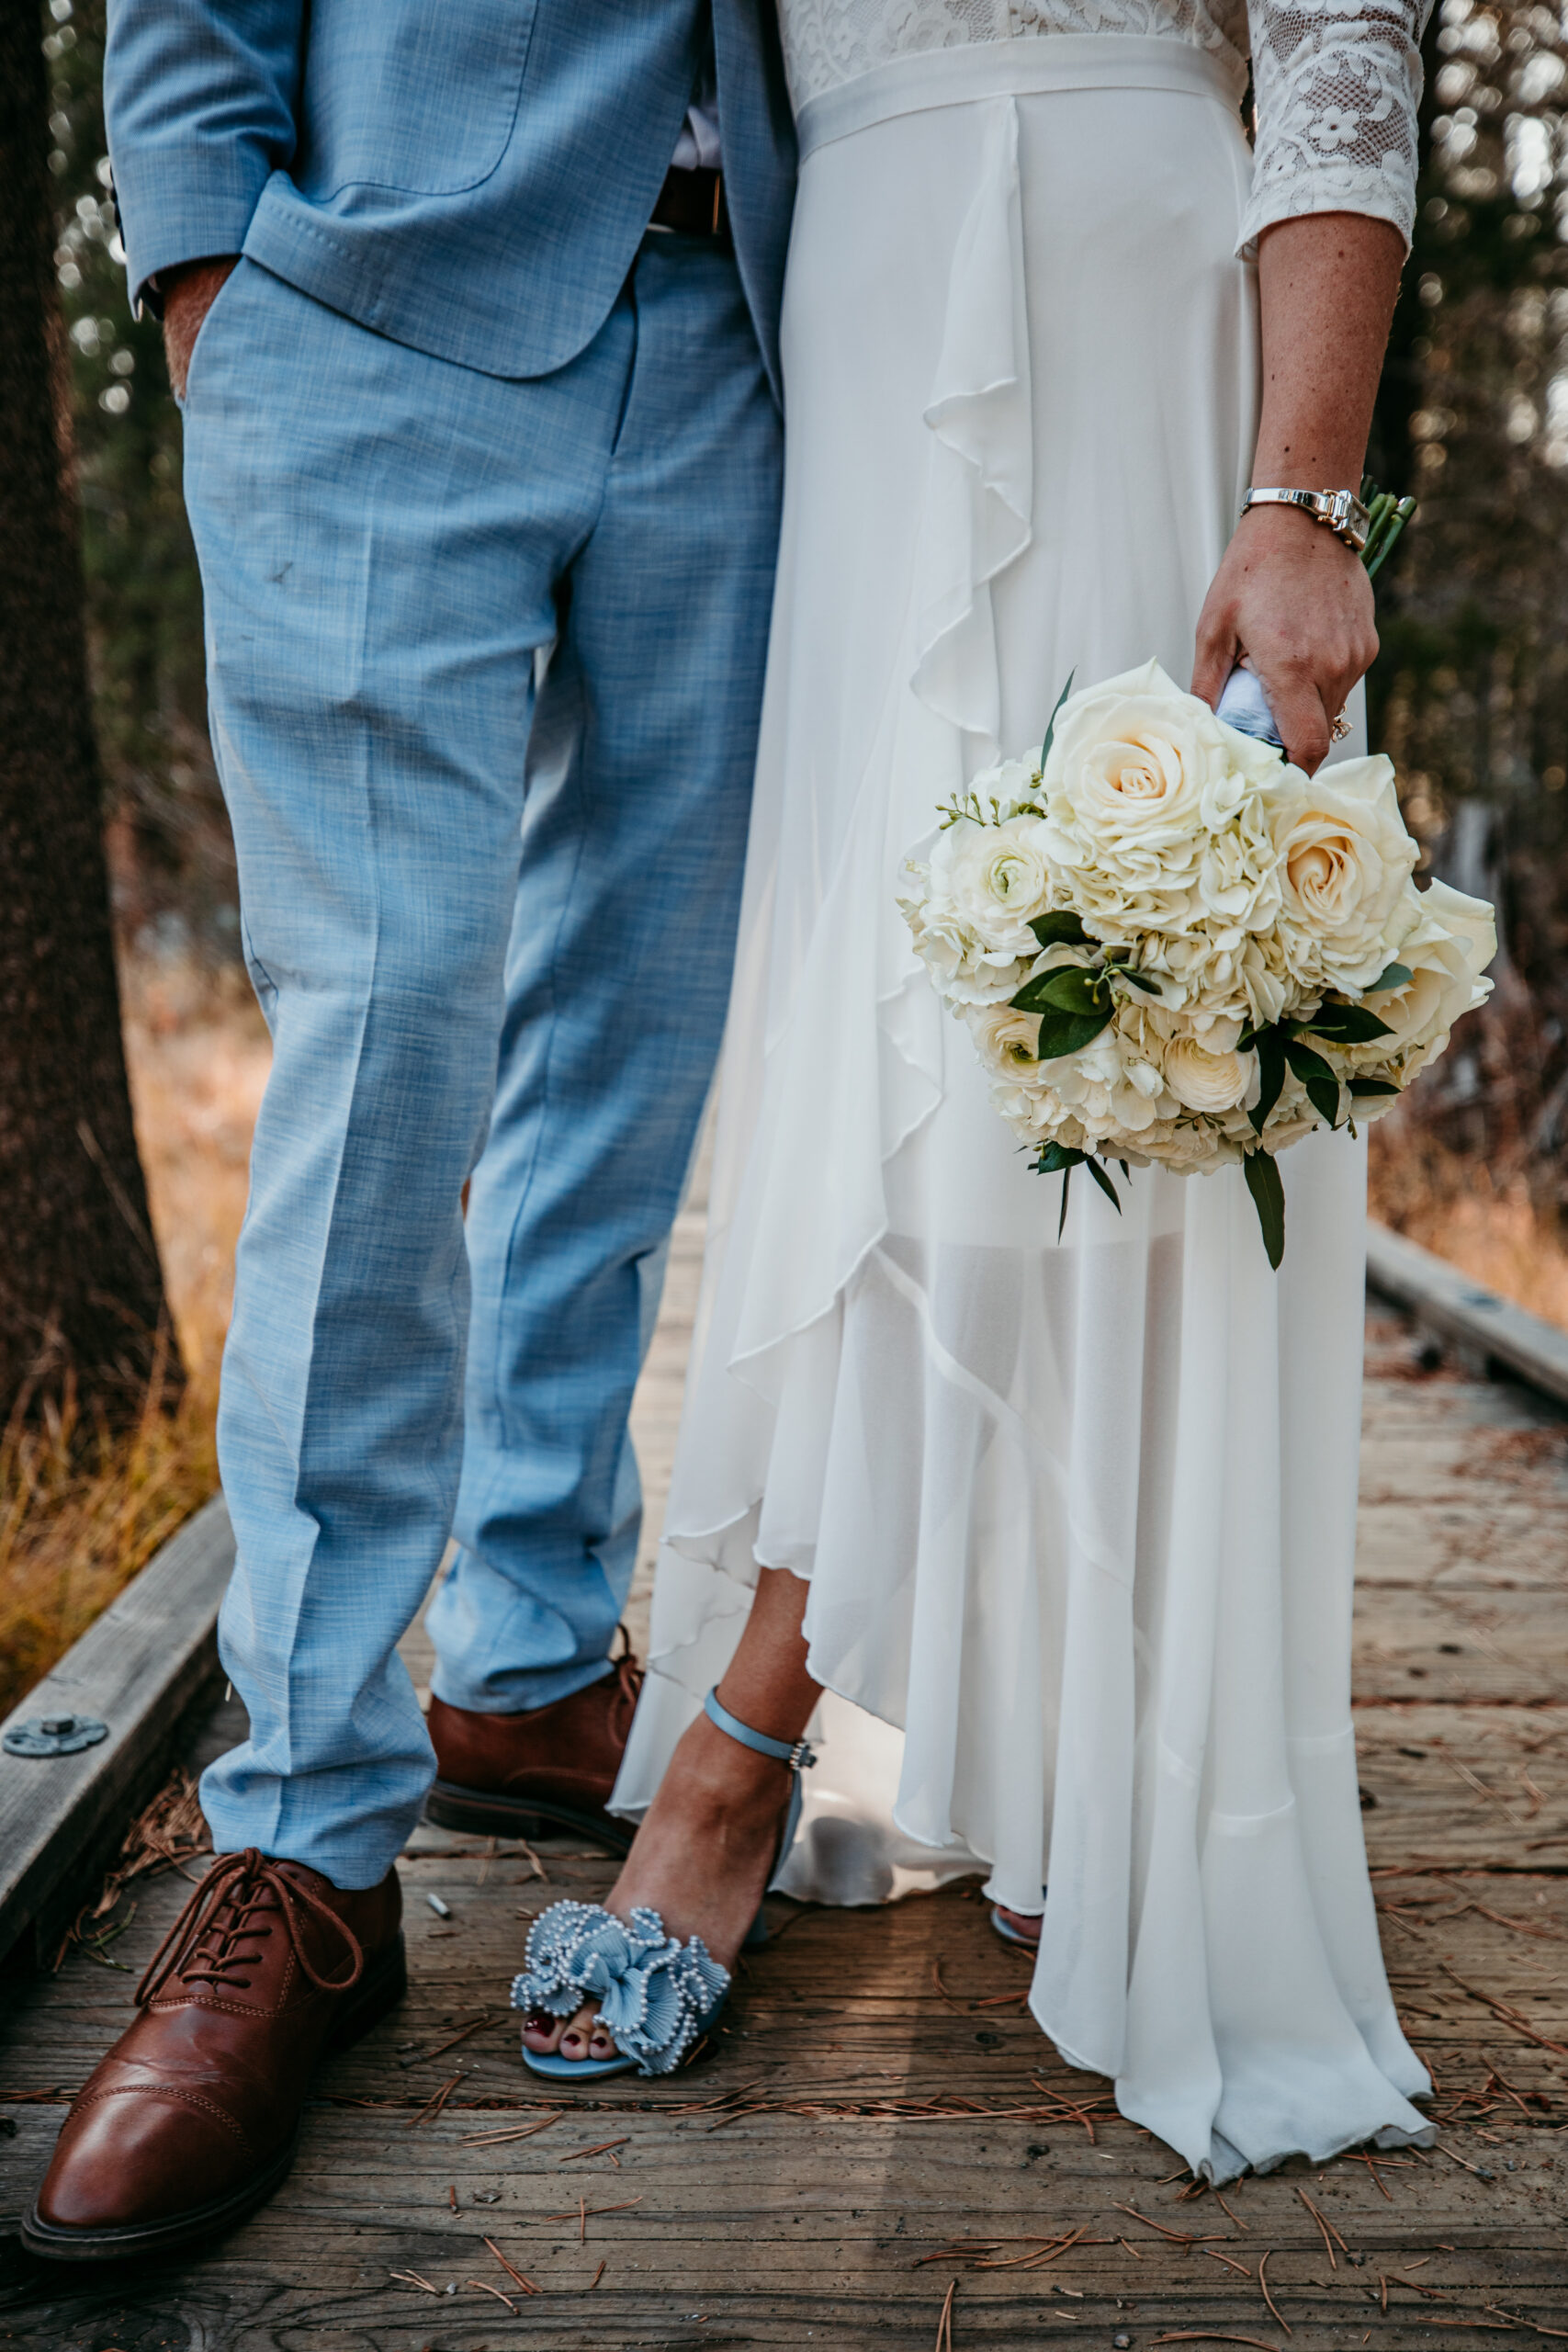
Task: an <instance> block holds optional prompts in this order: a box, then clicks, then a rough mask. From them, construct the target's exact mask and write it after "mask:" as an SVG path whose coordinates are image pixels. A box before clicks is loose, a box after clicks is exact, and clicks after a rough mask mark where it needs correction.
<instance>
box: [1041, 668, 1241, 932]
mask: <svg viewBox="0 0 1568 2352" xmlns="http://www.w3.org/2000/svg"><path fill="white" fill-rule="evenodd" d="M1281 769H1282V762H1281V760H1280V754H1279V752H1276V751H1275V750H1274V749H1273V748H1272V747H1271V746H1270V745H1269V744H1262V743H1256V742H1254V741H1252V739H1251V738H1250V737H1249V736H1246V735H1241V734H1238V733H1237V732H1236V730H1235V729H1234V728H1231V727H1226V726H1225V725H1224V723H1223V722H1222V721H1221V720H1219V719H1217V718H1215V717H1214V714H1213V711H1212V710H1211V709H1210V708H1209V706H1208V704H1207V703H1204V702H1201V701H1200V700H1199V699H1198V697H1197V696H1196V695H1188V694H1183V693H1182V691H1181V689H1180V688H1179V686H1177V685H1176V684H1174V683H1173V682H1172V680H1171V679H1169V678H1168V676H1167V675H1166V673H1165V672H1164V671H1163V670H1162V669H1161V668H1160V666H1159V663H1158V662H1145V664H1144V666H1143V668H1142V669H1138V670H1129V671H1127V672H1126V673H1124V674H1123V675H1122V676H1121V677H1119V678H1110V679H1108V680H1107V681H1106V683H1105V684H1103V685H1100V686H1091V687H1088V688H1086V689H1085V691H1084V692H1083V693H1082V694H1078V695H1072V696H1070V697H1069V699H1068V700H1067V701H1066V703H1064V704H1063V706H1062V708H1061V711H1060V712H1059V714H1058V715H1057V719H1056V727H1055V736H1054V737H1053V740H1052V744H1051V752H1050V756H1049V758H1048V759H1047V761H1046V763H1045V771H1044V776H1043V787H1044V793H1045V825H1046V831H1045V836H1044V849H1045V854H1046V855H1047V856H1048V857H1049V858H1050V859H1051V860H1052V862H1053V863H1054V864H1055V865H1057V866H1058V867H1060V868H1061V869H1062V870H1063V873H1064V875H1065V876H1067V877H1068V881H1069V888H1070V893H1071V896H1072V899H1073V903H1074V905H1075V906H1077V908H1078V910H1079V911H1080V912H1081V913H1082V914H1083V916H1084V918H1085V921H1086V922H1088V923H1089V925H1090V927H1091V928H1092V929H1093V930H1094V931H1095V932H1096V933H1098V934H1100V935H1101V936H1106V937H1109V936H1111V935H1112V933H1113V934H1114V936H1115V937H1116V939H1117V940H1118V941H1119V942H1120V941H1121V940H1123V939H1125V938H1127V937H1129V936H1130V935H1132V934H1133V933H1135V932H1137V931H1144V930H1162V929H1168V928H1170V927H1172V926H1173V924H1176V923H1179V922H1182V921H1183V920H1184V919H1185V920H1187V921H1190V922H1198V921H1201V919H1202V915H1203V913H1204V903H1203V899H1202V894H1201V883H1202V879H1203V876H1204V861H1205V856H1206V854H1208V853H1209V852H1210V850H1211V847H1212V843H1211V839H1210V837H1211V836H1212V835H1213V834H1215V833H1218V832H1219V831H1222V829H1224V827H1225V826H1227V825H1228V824H1229V823H1230V821H1231V820H1232V819H1234V818H1235V815H1236V813H1237V811H1238V810H1239V809H1242V807H1243V806H1244V804H1245V803H1247V801H1248V800H1249V799H1250V798H1253V797H1256V796H1258V794H1259V793H1260V792H1261V791H1262V790H1263V788H1264V786H1266V784H1267V783H1268V782H1269V781H1270V780H1271V779H1273V778H1275V777H1277V776H1278V775H1280V773H1281ZM1245 864H1246V859H1245V856H1241V857H1238V858H1237V860H1236V864H1235V870H1234V871H1226V870H1224V861H1223V860H1222V861H1220V862H1219V863H1218V864H1212V865H1211V872H1210V876H1209V879H1210V885H1211V888H1213V890H1214V891H1216V892H1217V893H1218V894H1219V896H1220V897H1221V898H1224V896H1226V895H1236V896H1237V897H1238V898H1239V899H1240V900H1242V901H1244V902H1245V901H1247V899H1249V898H1250V896H1251V894H1252V893H1253V891H1254V890H1255V888H1257V887H1258V884H1259V881H1260V880H1261V877H1260V876H1249V875H1247V874H1245V873H1244V872H1243V871H1242V870H1241V869H1242V867H1243V866H1244V865H1245ZM1106 926H1110V928H1107V927H1106Z"/></svg>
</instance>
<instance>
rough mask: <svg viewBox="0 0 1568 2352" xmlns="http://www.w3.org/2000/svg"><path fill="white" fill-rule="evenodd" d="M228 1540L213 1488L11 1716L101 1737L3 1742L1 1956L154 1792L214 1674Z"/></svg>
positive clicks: (10, 1720) (230, 1553) (13, 1720)
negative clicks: (66, 1743) (27, 1749)
mask: <svg viewBox="0 0 1568 2352" xmlns="http://www.w3.org/2000/svg"><path fill="white" fill-rule="evenodd" d="M233 1563H234V1539H233V1535H232V1532H231V1529H230V1525H229V1514H228V1511H227V1510H225V1508H224V1506H223V1503H222V1500H221V1498H215V1499H214V1500H213V1501H211V1502H209V1504H207V1505H206V1507H205V1508H204V1509H203V1510H199V1511H197V1514H196V1516H195V1517H194V1518H193V1519H191V1520H190V1521H187V1523H186V1525H185V1526H184V1527H183V1528H181V1530H180V1531H179V1532H178V1534H177V1535H175V1536H172V1537H171V1538H170V1540H169V1542H168V1543H167V1544H164V1546H163V1547H162V1549H161V1550H160V1551H158V1552H157V1553H155V1554H154V1555H153V1557H152V1559H151V1560H149V1561H148V1563H147V1566H145V1567H144V1568H143V1569H142V1571H141V1575H140V1576H138V1577H135V1578H134V1579H133V1580H132V1582H131V1583H130V1584H129V1585H127V1587H126V1589H125V1590H124V1591H123V1592H122V1593H120V1594H119V1595H118V1597H117V1599H116V1600H113V1601H111V1602H110V1604H109V1606H108V1608H107V1609H106V1610H105V1611H104V1613H103V1615H102V1616H101V1617H100V1618H99V1619H98V1620H97V1622H96V1624H94V1625H92V1626H90V1627H89V1628H88V1630H87V1632H86V1633H85V1634H83V1636H82V1638H81V1640H80V1641H79V1642H76V1643H74V1644H73V1646H72V1647H71V1648H70V1649H69V1650H68V1651H67V1652H66V1654H65V1656H64V1657H62V1659H61V1661H60V1663H59V1665H58V1666H56V1667H55V1668H54V1669H53V1671H52V1672H51V1673H50V1674H47V1675H46V1676H45V1677H44V1679H43V1680H42V1681H41V1682H40V1683H39V1685H38V1686H37V1688H36V1689H35V1690H33V1691H30V1692H29V1693H28V1697H27V1698H26V1699H24V1700H23V1701H22V1702H21V1704H20V1705H19V1706H18V1707H17V1708H16V1709H15V1710H14V1712H13V1713H11V1714H10V1715H9V1716H8V1717H7V1718H6V1724H5V1725H0V1731H3V1730H4V1729H6V1728H7V1727H8V1726H9V1725H10V1724H17V1723H21V1722H22V1721H24V1720H25V1719H28V1718H30V1717H37V1716H43V1715H67V1714H74V1715H91V1716H96V1718H97V1719H98V1720H99V1721H100V1722H103V1723H107V1725H108V1736H107V1739H104V1740H101V1741H100V1742H99V1743H98V1745H97V1746H96V1747H88V1748H84V1749H83V1750H81V1752H80V1753H79V1754H77V1755H74V1756H61V1757H39V1758H35V1757H22V1756H7V1755H6V1754H4V1753H3V1752H0V1958H3V1957H4V1955H5V1954H6V1951H9V1950H10V1949H11V1947H12V1946H13V1945H14V1944H15V1943H16V1942H17V1940H18V1939H19V1938H20V1937H21V1936H22V1935H23V1934H24V1933H25V1932H26V1930H27V1929H28V1928H29V1927H33V1926H35V1924H38V1923H41V1922H42V1921H44V1920H45V1919H46V1918H47V1917H48V1916H49V1914H50V1911H51V1905H53V1902H54V1898H55V1897H56V1895H57V1894H59V1893H60V1892H61V1890H62V1888H63V1887H64V1886H65V1885H66V1884H67V1883H70V1884H71V1885H72V1886H73V1887H80V1885H81V1882H82V1880H83V1878H84V1876H85V1875H86V1874H87V1873H89V1872H90V1871H92V1870H93V1869H94V1867H95V1864H96V1859H98V1858H101V1856H102V1853H103V1850H104V1849H105V1846H106V1844H108V1845H112V1844H113V1842H114V1841H115V1840H116V1839H117V1838H118V1836H119V1834H120V1832H121V1830H122V1828H123V1826H124V1824H125V1820H126V1818H127V1816H128V1815H130V1813H131V1812H132V1811H134V1809H135V1808H136V1806H137V1805H138V1804H141V1803H142V1802H144V1801H145V1799H146V1798H147V1797H149V1796H150V1795H151V1794H152V1791H153V1789H154V1788H155V1787H156V1786H157V1783H158V1781H159V1779H160V1778H161V1777H162V1775H163V1773H164V1771H165V1770H166V1769H167V1766H168V1762H169V1758H170V1757H171V1755H172V1754H173V1753H174V1751H175V1745H176V1743H177V1742H178V1740H179V1738H180V1736H181V1720H182V1718H183V1717H184V1716H185V1715H186V1713H187V1712H188V1711H189V1709H190V1708H191V1707H192V1706H193V1705H194V1704H195V1703H196V1702H198V1701H199V1700H201V1698H202V1697H203V1695H204V1694H205V1693H206V1691H208V1690H209V1687H210V1685H211V1683H212V1681H213V1679H214V1678H215V1677H216V1675H217V1672H218V1647H217V1638H216V1627H217V1623H218V1609H219V1603H220V1601H221V1600H222V1597H223V1590H224V1588H225V1586H226V1585H227V1583H228V1581H229V1575H230V1571H231V1568H232V1566H233Z"/></svg>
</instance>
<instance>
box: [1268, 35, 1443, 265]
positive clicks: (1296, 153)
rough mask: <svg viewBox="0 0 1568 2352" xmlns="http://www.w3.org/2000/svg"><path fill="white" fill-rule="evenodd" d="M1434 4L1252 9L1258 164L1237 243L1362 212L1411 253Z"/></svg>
mask: <svg viewBox="0 0 1568 2352" xmlns="http://www.w3.org/2000/svg"><path fill="white" fill-rule="evenodd" d="M1431 8H1432V0H1249V7H1248V16H1249V18H1250V23H1251V31H1252V78H1253V86H1254V89H1255V91H1256V93H1257V99H1258V146H1257V163H1256V167H1255V170H1254V174H1253V182H1252V198H1251V201H1250V202H1249V203H1248V205H1247V211H1246V214H1245V216H1244V219H1243V223H1242V236H1243V242H1244V243H1245V244H1250V243H1252V242H1253V240H1254V239H1255V238H1256V237H1257V236H1258V232H1259V231H1260V230H1263V229H1267V228H1268V227H1269V224H1270V222H1272V221H1275V220H1293V219H1294V218H1295V217H1296V216H1297V215H1298V214H1300V213H1303V212H1364V213H1368V214H1370V215H1371V217H1372V218H1373V219H1374V220H1391V221H1392V222H1393V225H1394V227H1395V228H1396V229H1397V230H1398V231H1399V232H1400V234H1401V235H1402V236H1403V237H1404V241H1405V243H1406V244H1407V245H1408V243H1409V242H1410V228H1411V223H1412V221H1413V220H1414V218H1415V211H1416V107H1417V105H1418V103H1419V101H1420V96H1421V35H1422V32H1423V30H1424V29H1425V28H1426V23H1427V17H1428V16H1429V15H1430V14H1431Z"/></svg>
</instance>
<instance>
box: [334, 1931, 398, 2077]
mask: <svg viewBox="0 0 1568 2352" xmlns="http://www.w3.org/2000/svg"><path fill="white" fill-rule="evenodd" d="M408 1989H409V1969H408V1953H407V1951H406V1950H405V1948H404V1945H403V1939H402V1937H401V1936H399V1938H398V1940H397V1942H396V1944H395V1945H394V1946H393V1947H392V1950H391V1951H389V1952H388V1953H387V1955H386V1957H385V1958H384V1959H383V1960H380V1961H378V1962H377V1964H376V1967H375V1968H374V1970H373V1971H371V1972H369V1973H367V1975H366V1977H365V1979H364V1981H363V1983H361V1984H359V1985H355V1988H354V1997H353V1999H352V2000H351V2001H349V2002H348V2003H347V2004H346V2005H345V2006H344V2010H343V2014H342V2015H341V2016H340V2018H338V2021H337V2023H336V2024H335V2025H334V2026H333V2030H332V2031H331V2033H330V2034H329V2035H328V2036H327V2048H328V2049H329V2050H352V2049H353V2047H354V2045H355V2042H356V2041H363V2040H364V2039H365V2036H366V2035H367V2033H368V2032H369V2031H370V2030H371V2029H372V2027H374V2026H378V2025H379V2024H380V2022H381V2019H382V2018H384V2017H385V2016H386V2015H387V2013H388V2011H389V2010H390V2009H395V2008H396V2007H397V2006H398V2003H399V2002H400V2000H401V1999H402V1997H403V1996H404V1994H405V1993H406V1992H407V1991H408Z"/></svg>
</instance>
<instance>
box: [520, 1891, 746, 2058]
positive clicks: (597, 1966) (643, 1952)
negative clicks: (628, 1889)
mask: <svg viewBox="0 0 1568 2352" xmlns="http://www.w3.org/2000/svg"><path fill="white" fill-rule="evenodd" d="M524 1958H525V1963H526V1964H525V1967H524V1968H523V1970H522V1972H521V1973H520V1974H519V1975H517V1976H515V1977H514V1978H513V1983H512V2006H513V2008H514V2009H545V2010H547V2011H548V2013H549V2015H550V2016H551V2017H557V2018H568V2017H570V2016H571V2014H572V2012H573V2011H574V2010H576V2009H580V2008H581V2007H582V2005H583V2003H584V2002H585V2001H597V2003H598V2004H599V2015H600V2018H601V2019H602V2021H603V2023H604V2028H605V2030H606V2031H607V2032H608V2034H609V2035H610V2038H611V2040H612V2041H614V2042H615V2047H616V2049H617V2050H619V2051H621V2052H623V2053H624V2055H625V2056H626V2057H628V2058H635V2059H636V2060H637V2067H638V2070H639V2072H640V2073H642V2074H644V2075H668V2074H669V2073H670V2072H671V2070H672V2069H673V2068H674V2067H676V2066H678V2065H679V2064H680V2063H681V2061H682V2058H683V2057H684V2056H685V2054H686V2052H687V2051H688V2050H689V2049H690V2048H691V2046H692V2044H693V2042H694V2041H695V2040H696V2038H697V2036H698V2034H699V2033H700V2032H701V2031H702V2030H703V2028H704V2026H705V2024H706V2022H707V2020H708V2018H710V2017H711V2015H712V2013H713V2011H714V2009H715V2008H716V2006H717V2004H718V2002H719V2001H720V1999H721V1998H722V1996H724V1995H725V1994H726V1993H728V1990H729V1971H728V1969H727V1968H721V1967H720V1966H719V1964H718V1962H717V1961H716V1960H715V1959H714V1958H713V1957H712V1955H711V1954H710V1952H709V1951H708V1949H707V1946H706V1945H705V1943H704V1942H703V1939H702V1938H701V1937H700V1936H693V1937H692V1938H691V1939H690V1941H689V1942H686V1943H682V1942H681V1941H680V1940H679V1939H678V1938H677V1937H674V1936H671V1935H667V1934H666V1933H665V1928H664V1922H663V1920H662V1919H661V1918H660V1916H659V1914H658V1912H657V1911H649V1910H647V1909H638V1910H635V1911H634V1912H633V1913H632V1916H631V1918H630V1919H629V1920H624V1919H617V1918H615V1917H613V1916H612V1915H611V1914H610V1913H609V1912H608V1911H606V1910H605V1909H604V1905H602V1904H599V1903H552V1904H551V1905H550V1907H549V1909H548V1910H547V1911H545V1912H542V1913H541V1914H540V1916H539V1917H538V1918H536V1920H535V1922H534V1924H533V1926H532V1928H530V1929H529V1930H528V1944H527V1950H526V1951H525V1955H524Z"/></svg>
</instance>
